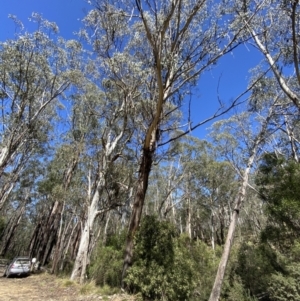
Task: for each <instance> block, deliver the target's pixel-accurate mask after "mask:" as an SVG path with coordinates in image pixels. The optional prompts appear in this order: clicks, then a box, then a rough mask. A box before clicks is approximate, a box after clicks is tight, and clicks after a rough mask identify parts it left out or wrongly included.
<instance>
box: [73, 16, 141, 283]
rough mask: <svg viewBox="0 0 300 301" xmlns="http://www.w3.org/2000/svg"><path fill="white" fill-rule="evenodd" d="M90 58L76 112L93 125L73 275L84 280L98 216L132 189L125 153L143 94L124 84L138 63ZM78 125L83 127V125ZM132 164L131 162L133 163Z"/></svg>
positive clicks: (85, 158)
mask: <svg viewBox="0 0 300 301" xmlns="http://www.w3.org/2000/svg"><path fill="white" fill-rule="evenodd" d="M90 18H91V15H90V14H89V15H88V16H87V17H86V19H85V22H86V26H87V27H88V26H89V22H90ZM98 46H99V45H98ZM108 61H109V62H110V64H108ZM91 64H93V66H94V71H95V72H94V75H93V76H91V75H90V74H87V77H86V80H85V81H84V84H83V86H82V88H81V89H83V93H82V92H80V94H78V95H77V96H76V97H79V99H81V104H80V105H79V107H78V108H77V110H82V106H85V110H84V111H82V113H81V115H80V114H79V113H77V117H76V118H77V119H78V122H79V121H80V120H82V119H84V118H89V120H90V121H91V123H90V127H89V128H86V130H89V131H88V132H86V134H85V136H86V140H85V146H84V147H85V151H84V156H83V159H82V161H81V165H82V166H84V167H85V170H86V175H85V179H86V183H85V185H86V191H87V195H86V199H85V202H84V208H85V211H84V212H85V213H84V220H83V226H82V231H81V237H80V242H79V247H78V252H77V256H76V259H75V264H74V268H73V271H72V275H71V279H73V280H78V279H79V280H80V281H81V282H83V281H84V278H85V274H86V266H87V265H88V263H89V258H90V255H91V251H92V245H93V242H92V238H93V237H94V238H95V237H96V236H95V233H94V231H95V221H96V219H97V217H99V216H102V215H103V214H105V213H106V212H108V211H110V210H112V209H115V208H116V207H118V206H121V205H123V200H124V199H123V198H122V197H121V195H122V194H123V193H125V194H126V192H127V191H129V185H128V183H129V182H130V180H131V176H128V173H122V172H121V171H122V169H124V168H125V166H124V165H123V164H124V162H127V159H126V157H127V155H126V153H127V151H128V149H129V148H130V146H128V145H129V144H130V139H131V137H132V133H133V132H134V130H135V129H134V127H133V125H132V124H133V116H134V111H133V103H134V101H135V99H136V97H138V94H137V93H136V91H135V90H136V87H135V86H131V87H130V89H129V88H128V86H125V85H124V84H123V80H125V78H126V77H125V74H126V75H128V77H127V78H126V80H128V81H130V82H132V83H134V81H135V79H134V77H133V76H131V73H132V72H131V69H132V68H134V66H133V64H130V62H129V63H128V62H127V61H125V60H124V57H122V56H121V55H116V56H115V57H112V58H110V57H104V56H103V57H101V56H99V57H98V58H95V59H94V60H93V61H91ZM132 74H134V73H132ZM134 75H135V74H134ZM122 76H124V79H123V78H122ZM136 84H137V83H136ZM78 124H80V122H79V123H78ZM77 131H79V133H80V132H82V131H83V129H77V130H76V132H77ZM128 167H129V168H130V164H128ZM116 168H120V170H119V173H116ZM131 173H132V172H131ZM125 198H126V197H125Z"/></svg>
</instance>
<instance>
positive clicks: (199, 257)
mask: <svg viewBox="0 0 300 301" xmlns="http://www.w3.org/2000/svg"><path fill="white" fill-rule="evenodd" d="M208 249H209V250H208ZM215 266H216V265H215V263H214V260H213V252H211V249H210V248H208V247H207V246H205V245H204V244H202V243H201V242H193V241H191V240H190V239H189V238H188V237H187V236H178V235H176V231H175V230H174V227H173V226H172V225H171V224H170V223H169V222H166V221H158V219H157V218H156V217H154V216H147V217H145V219H144V221H143V222H142V224H141V227H140V230H139V232H138V234H137V236H136V241H135V255H134V263H133V266H132V267H131V268H130V269H129V271H128V275H127V277H126V280H125V282H126V284H127V286H128V287H129V289H130V290H131V292H133V293H141V295H142V297H143V299H144V300H166V301H167V300H172V301H173V300H177V301H181V300H192V299H193V298H194V297H195V300H207V296H208V291H209V290H210V289H211V286H212V280H213V275H214V272H215Z"/></svg>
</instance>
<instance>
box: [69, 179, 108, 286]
mask: <svg viewBox="0 0 300 301" xmlns="http://www.w3.org/2000/svg"><path fill="white" fill-rule="evenodd" d="M101 183H102V181H101V180H100V181H99V183H98V186H97V189H96V190H95V193H94V195H93V198H92V201H91V204H90V205H89V206H88V213H87V217H86V220H85V223H84V227H83V230H82V232H81V237H80V243H79V248H78V252H77V255H76V259H75V263H74V268H73V271H72V274H71V278H70V279H71V280H73V281H78V280H79V282H80V283H83V282H84V277H85V274H86V266H87V264H88V252H89V245H90V235H91V232H92V228H93V224H94V220H95V218H96V216H97V213H98V210H97V206H98V202H99V198H100V196H99V188H100V186H101ZM102 185H103V183H102Z"/></svg>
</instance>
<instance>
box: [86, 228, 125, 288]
mask: <svg viewBox="0 0 300 301" xmlns="http://www.w3.org/2000/svg"><path fill="white" fill-rule="evenodd" d="M124 233H125V232H124ZM124 233H121V234H120V235H112V236H110V237H108V239H107V242H106V245H105V246H104V245H103V244H102V242H101V243H100V244H99V245H98V247H97V249H96V250H95V252H94V253H93V256H92V260H91V264H90V266H89V269H88V275H89V278H91V279H93V280H94V281H95V283H96V285H100V286H105V285H108V286H110V287H120V286H121V280H122V279H121V278H122V277H121V276H122V267H123V259H124V258H123V255H124V253H123V247H124V242H125V234H124Z"/></svg>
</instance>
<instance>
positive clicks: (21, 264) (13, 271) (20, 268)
mask: <svg viewBox="0 0 300 301" xmlns="http://www.w3.org/2000/svg"><path fill="white" fill-rule="evenodd" d="M30 267H31V260H30V258H29V257H16V258H14V260H13V261H12V262H11V263H10V264H9V265H8V266H7V268H6V270H5V272H4V275H3V276H6V277H7V278H8V277H10V276H12V275H17V276H25V275H29V274H30Z"/></svg>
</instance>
